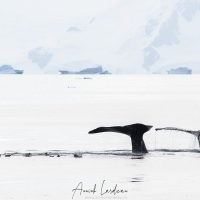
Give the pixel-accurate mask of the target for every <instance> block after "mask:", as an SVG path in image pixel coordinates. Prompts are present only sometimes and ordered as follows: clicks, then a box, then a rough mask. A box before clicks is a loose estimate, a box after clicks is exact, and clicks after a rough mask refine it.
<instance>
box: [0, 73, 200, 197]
mask: <svg viewBox="0 0 200 200" xmlns="http://www.w3.org/2000/svg"><path fill="white" fill-rule="evenodd" d="M199 102H200V78H199V76H162V75H161V76H157V75H153V76H133V75H132V76H57V75H46V76H42V75H34V76H33V75H24V76H12V75H5V76H3V75H2V76H1V77H0V153H2V154H3V153H5V152H8V151H9V152H10V151H14V152H21V153H23V152H47V151H48V152H49V151H50V152H64V153H68V154H67V155H66V156H63V157H60V158H57V157H53V158H52V157H45V156H40V157H38V156H36V157H31V158H24V157H22V156H12V157H9V158H5V157H3V156H2V157H1V158H0V171H1V177H0V184H1V188H2V191H3V192H0V197H1V199H71V198H72V194H73V193H72V189H74V187H76V186H77V185H78V183H79V182H81V181H82V182H83V184H84V185H83V187H85V188H86V189H88V188H93V187H94V184H96V186H97V192H96V193H95V194H92V193H84V194H83V193H82V194H81V195H80V194H79V193H76V194H75V199H88V198H90V199H91V198H92V199H159V200H161V199H197V198H198V197H199V195H200V192H199V190H198V186H199V183H200V175H199V173H198V171H199V164H200V161H199V146H198V143H197V140H196V138H195V137H194V136H192V135H189V134H186V133H183V132H176V131H160V132H156V131H155V129H151V131H149V132H148V133H146V134H145V135H144V140H145V142H146V145H147V148H148V149H149V150H150V154H148V155H146V156H141V157H135V156H133V155H131V143H130V138H129V137H127V136H125V135H122V134H117V133H101V134H96V135H88V134H87V133H88V131H89V130H91V129H94V128H96V127H98V126H115V125H128V124H133V123H144V124H148V125H153V126H154V128H157V127H166V126H174V127H179V128H186V129H191V130H199V129H200V125H199V123H198V118H199V114H200V104H199ZM163 149H165V151H164V150H163ZM194 150H195V151H194ZM77 151H78V152H81V153H83V158H81V159H75V158H74V157H73V155H72V154H73V152H77ZM103 180H105V185H104V186H105V187H104V188H114V187H115V185H116V184H118V186H117V187H118V188H121V189H124V190H127V191H128V192H127V193H123V194H116V195H113V194H105V195H101V194H100V193H99V191H100V190H101V186H102V182H103ZM22 188H24V189H22ZM30 194H32V195H30Z"/></svg>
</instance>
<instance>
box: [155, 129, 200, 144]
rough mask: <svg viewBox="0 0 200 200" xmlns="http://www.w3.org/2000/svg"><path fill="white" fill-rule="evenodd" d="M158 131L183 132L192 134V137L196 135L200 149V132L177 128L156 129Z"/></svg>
mask: <svg viewBox="0 0 200 200" xmlns="http://www.w3.org/2000/svg"><path fill="white" fill-rule="evenodd" d="M155 130H156V131H159V130H172V131H183V132H186V133H190V134H192V135H195V136H196V137H197V139H198V141H199V147H200V131H191V130H187V129H182V128H175V127H165V128H156V129H155Z"/></svg>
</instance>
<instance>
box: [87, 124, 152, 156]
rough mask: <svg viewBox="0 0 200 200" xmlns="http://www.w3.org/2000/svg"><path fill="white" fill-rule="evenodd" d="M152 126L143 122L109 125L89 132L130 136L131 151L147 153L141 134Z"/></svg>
mask: <svg viewBox="0 0 200 200" xmlns="http://www.w3.org/2000/svg"><path fill="white" fill-rule="evenodd" d="M151 128H152V126H146V125H144V124H131V125H127V126H111V127H98V128H96V129H94V130H91V131H90V132H89V134H94V133H100V132H117V133H122V134H125V135H128V136H130V137H131V143H132V152H133V153H148V151H147V148H146V145H145V143H144V140H143V134H144V133H145V132H147V131H149V130H150V129H151Z"/></svg>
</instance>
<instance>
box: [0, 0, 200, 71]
mask: <svg viewBox="0 0 200 200" xmlns="http://www.w3.org/2000/svg"><path fill="white" fill-rule="evenodd" d="M10 1H12V3H13V4H11V3H3V6H1V7H0V26H1V33H0V44H1V45H0V65H3V64H11V65H12V66H14V67H16V68H19V69H20V68H21V69H24V73H57V72H58V70H72V71H76V70H81V69H84V68H90V67H96V66H98V65H102V66H103V68H104V69H105V70H108V71H110V72H111V73H114V74H126V73H148V74H149V73H166V71H167V70H169V69H171V68H177V67H188V68H190V69H192V71H193V73H200V56H199V52H200V0H165V1H163V0H151V1H149V0H140V1H138V0H123V1H122V0H109V1H106V0H95V1H93V0H77V1H73V0H58V1H56V2H55V1H54V0H48V1H47V0H35V1H32V0H30V1H27V2H25V1H23V0H18V1H17V3H16V1H14V0H10ZM10 1H9V2H10Z"/></svg>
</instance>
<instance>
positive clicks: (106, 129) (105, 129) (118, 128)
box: [89, 126, 129, 135]
mask: <svg viewBox="0 0 200 200" xmlns="http://www.w3.org/2000/svg"><path fill="white" fill-rule="evenodd" d="M101 132H116V133H122V134H126V135H129V134H128V132H127V129H126V128H125V127H123V126H111V127H98V128H96V129H94V130H91V131H90V132H89V134H94V133H101Z"/></svg>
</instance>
